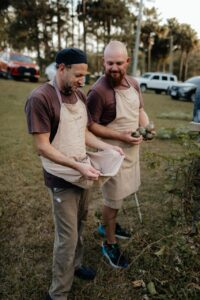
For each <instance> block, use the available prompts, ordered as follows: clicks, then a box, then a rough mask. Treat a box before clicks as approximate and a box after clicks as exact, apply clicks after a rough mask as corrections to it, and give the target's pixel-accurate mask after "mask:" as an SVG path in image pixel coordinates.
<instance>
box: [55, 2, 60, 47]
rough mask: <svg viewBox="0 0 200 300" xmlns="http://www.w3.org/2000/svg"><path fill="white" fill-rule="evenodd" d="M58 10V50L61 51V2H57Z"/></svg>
mask: <svg viewBox="0 0 200 300" xmlns="http://www.w3.org/2000/svg"><path fill="white" fill-rule="evenodd" d="M56 8H57V37H58V50H60V49H61V28H60V13H59V8H60V0H57V2H56Z"/></svg>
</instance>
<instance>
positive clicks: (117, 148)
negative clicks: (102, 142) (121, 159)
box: [111, 145, 125, 155]
mask: <svg viewBox="0 0 200 300" xmlns="http://www.w3.org/2000/svg"><path fill="white" fill-rule="evenodd" d="M111 149H113V150H115V151H117V152H119V154H121V155H125V154H124V151H123V149H122V148H120V147H118V146H113V145H112V146H111Z"/></svg>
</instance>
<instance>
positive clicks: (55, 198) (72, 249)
mask: <svg viewBox="0 0 200 300" xmlns="http://www.w3.org/2000/svg"><path fill="white" fill-rule="evenodd" d="M49 193H50V196H51V199H52V203H53V217H54V224H55V240H54V251H53V268H52V283H51V286H50V289H49V294H50V296H51V298H52V299H53V300H67V295H68V293H69V291H70V289H71V286H72V282H73V278H74V270H75V268H77V267H79V266H80V265H81V260H82V256H83V240H82V232H83V226H84V223H85V220H86V217H87V212H88V197H89V190H83V189H80V188H70V189H59V188H54V189H53V191H52V190H50V189H49Z"/></svg>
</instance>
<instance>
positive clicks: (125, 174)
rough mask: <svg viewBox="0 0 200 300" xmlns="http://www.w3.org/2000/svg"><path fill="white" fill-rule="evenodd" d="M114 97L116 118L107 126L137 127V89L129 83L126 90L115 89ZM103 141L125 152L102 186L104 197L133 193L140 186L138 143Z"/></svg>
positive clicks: (122, 196)
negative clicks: (116, 170) (120, 164)
mask: <svg viewBox="0 0 200 300" xmlns="http://www.w3.org/2000/svg"><path fill="white" fill-rule="evenodd" d="M129 84H130V83H129ZM115 97H116V118H115V119H114V120H113V121H112V122H111V123H109V124H108V125H107V127H110V128H112V129H115V130H117V131H124V130H132V131H135V130H136V129H137V128H138V127H139V107H140V101H139V97H138V93H137V91H136V90H135V89H134V88H133V87H132V86H131V85H130V88H128V89H126V90H117V89H116V90H115ZM104 141H105V142H108V143H110V144H113V145H118V146H120V147H121V148H122V149H123V150H124V153H125V159H124V161H123V163H122V166H121V168H120V170H119V172H118V173H117V175H116V176H115V177H112V178H110V179H109V180H108V181H107V182H106V183H105V184H104V186H103V187H102V192H103V196H104V198H105V199H110V200H121V199H123V198H125V197H127V196H129V195H130V194H132V193H135V192H136V191H137V190H138V188H139V186H140V165H139V145H129V144H127V143H124V142H121V141H117V140H110V139H109V140H108V139H104Z"/></svg>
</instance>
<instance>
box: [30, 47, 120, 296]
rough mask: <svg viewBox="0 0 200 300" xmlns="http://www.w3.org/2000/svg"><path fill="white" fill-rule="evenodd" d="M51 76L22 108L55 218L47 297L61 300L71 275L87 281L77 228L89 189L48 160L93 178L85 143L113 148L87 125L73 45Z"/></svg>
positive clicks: (81, 71)
mask: <svg viewBox="0 0 200 300" xmlns="http://www.w3.org/2000/svg"><path fill="white" fill-rule="evenodd" d="M56 68H57V70H56V75H55V78H54V80H53V81H52V82H48V83H45V84H43V85H41V86H40V87H38V88H36V89H35V90H33V91H32V93H31V95H30V96H29V98H28V100H27V102H26V106H25V111H26V116H27V124H28V130H29V133H31V134H32V136H33V139H34V142H35V145H36V149H37V152H38V154H39V156H40V157H41V159H42V165H43V171H44V180H45V185H46V186H47V188H48V191H49V194H50V197H51V199H52V208H53V216H54V223H55V240H54V253H53V268H52V272H53V274H52V283H51V286H50V289H49V293H48V295H47V299H49V300H50V299H53V300H66V299H67V297H68V293H69V291H70V288H71V285H72V282H73V278H74V275H75V276H78V277H80V278H82V279H87V280H92V279H94V277H95V271H94V270H93V269H92V268H89V267H85V266H83V265H82V255H83V244H82V231H83V225H84V222H85V220H86V216H87V211H88V196H89V189H83V188H81V187H79V186H77V185H74V184H72V183H71V182H70V181H67V180H64V179H63V178H62V177H60V176H55V174H53V173H48V171H47V170H48V168H47V165H48V163H49V162H52V163H55V164H57V165H61V166H64V167H66V168H69V169H70V168H71V170H75V171H78V172H79V173H80V174H81V176H82V177H83V178H85V179H87V180H88V181H96V180H98V178H99V176H100V171H99V170H97V169H95V168H94V167H92V166H91V165H90V164H87V163H85V161H84V160H85V159H86V158H83V156H85V157H86V146H90V147H94V148H97V149H100V150H105V149H115V150H117V151H118V152H122V151H121V149H120V148H119V147H118V148H116V147H115V148H114V147H112V148H111V146H110V145H108V144H106V143H104V142H103V141H100V140H98V139H97V138H96V137H95V136H94V135H93V134H92V133H91V132H89V131H88V130H87V126H88V125H89V124H90V123H91V118H90V115H89V113H88V112H87V108H86V105H85V103H86V99H85V95H84V94H83V93H82V91H81V90H80V89H79V87H81V86H82V85H83V81H84V76H85V75H86V74H87V58H86V55H85V53H84V52H83V51H81V50H80V49H77V48H66V49H63V50H61V51H59V52H58V53H57V55H56Z"/></svg>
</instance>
